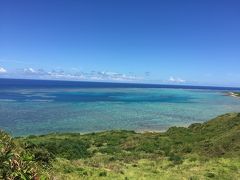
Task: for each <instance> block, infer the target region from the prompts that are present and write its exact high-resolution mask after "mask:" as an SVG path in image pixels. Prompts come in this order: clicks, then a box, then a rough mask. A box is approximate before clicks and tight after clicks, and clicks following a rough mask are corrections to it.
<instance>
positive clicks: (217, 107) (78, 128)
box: [0, 88, 240, 136]
mask: <svg viewBox="0 0 240 180" xmlns="http://www.w3.org/2000/svg"><path fill="white" fill-rule="evenodd" d="M239 111H240V100H239V99H237V98H233V97H229V96H225V95H224V93H223V92H221V91H213V90H187V89H158V88H156V89H154V88H149V89H148V88H108V89H107V88H105V89H103V88H91V89H84V88H81V89H80V88H79V89H77V88H74V89H69V88H51V89H44V88H43V89H36V88H35V89H11V90H9V89H2V90H0V128H2V129H4V130H7V131H9V132H11V133H12V134H13V135H15V136H19V135H29V134H45V133H50V132H84V133H85V132H93V131H103V130H112V129H128V130H136V131H163V130H166V129H167V128H169V127H170V126H188V125H190V124H191V123H195V122H204V121H206V120H209V119H211V118H214V117H216V116H218V115H220V114H224V113H227V112H239Z"/></svg>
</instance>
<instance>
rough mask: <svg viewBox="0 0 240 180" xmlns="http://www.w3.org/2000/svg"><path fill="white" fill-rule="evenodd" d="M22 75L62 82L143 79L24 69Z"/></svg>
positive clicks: (109, 73)
mask: <svg viewBox="0 0 240 180" xmlns="http://www.w3.org/2000/svg"><path fill="white" fill-rule="evenodd" d="M20 75H22V76H24V77H29V76H30V77H31V78H38V79H62V80H94V81H137V80H141V78H139V77H137V76H136V75H133V74H122V73H116V72H108V71H91V72H82V71H77V69H74V71H70V72H67V71H64V70H51V71H46V70H43V69H37V70H36V69H33V68H24V69H22V70H21V71H20Z"/></svg>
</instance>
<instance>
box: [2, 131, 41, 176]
mask: <svg viewBox="0 0 240 180" xmlns="http://www.w3.org/2000/svg"><path fill="white" fill-rule="evenodd" d="M40 177H41V178H42V179H44V176H41V175H40V170H39V169H38V165H37V163H36V161H35V160H34V157H33V155H32V154H30V153H27V152H26V151H25V150H23V149H21V148H20V147H18V146H16V144H15V143H14V142H13V140H12V138H11V137H10V136H9V135H8V134H7V133H5V132H3V131H0V179H8V180H12V179H39V178H40Z"/></svg>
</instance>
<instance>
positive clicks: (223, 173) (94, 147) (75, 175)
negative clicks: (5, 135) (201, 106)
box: [14, 113, 240, 180]
mask: <svg viewBox="0 0 240 180" xmlns="http://www.w3.org/2000/svg"><path fill="white" fill-rule="evenodd" d="M14 142H15V144H16V146H18V147H21V148H22V149H24V150H25V151H26V152H27V153H28V154H31V155H32V157H34V158H33V160H34V161H35V162H37V163H38V165H39V167H40V168H41V169H43V171H44V172H46V174H47V175H48V177H49V178H53V177H54V178H55V179H171V180H172V179H192V180H194V179H240V114H238V113H229V114H225V115H222V116H219V117H217V118H215V119H213V120H210V121H208V122H206V123H203V124H192V125H190V126H189V127H188V128H183V127H172V128H170V129H169V130H168V131H167V132H164V133H150V132H148V133H136V132H134V131H106V132H99V133H91V134H84V135H81V134H78V133H65V134H58V133H54V134H48V135H42V136H29V137H20V138H15V139H14Z"/></svg>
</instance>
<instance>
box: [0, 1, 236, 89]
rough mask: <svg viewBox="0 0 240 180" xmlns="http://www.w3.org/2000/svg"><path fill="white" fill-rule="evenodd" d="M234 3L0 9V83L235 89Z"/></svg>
mask: <svg viewBox="0 0 240 180" xmlns="http://www.w3.org/2000/svg"><path fill="white" fill-rule="evenodd" d="M239 9H240V2H239V1H237V0H181V1H179V0H169V1H160V0H145V1H143V0H114V1H113V0H101V1H100V0H34V1H33V0H21V1H18V0H11V1H1V2H0V77H13V78H37V79H39V78H40V79H67V80H92V81H120V82H144V83H165V84H166V83H169V84H174V83H178V84H179V83H181V84H195V85H221V86H240V71H239V67H240V33H239V32H240V11H239Z"/></svg>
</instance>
